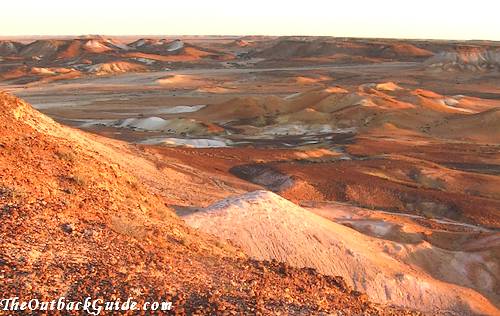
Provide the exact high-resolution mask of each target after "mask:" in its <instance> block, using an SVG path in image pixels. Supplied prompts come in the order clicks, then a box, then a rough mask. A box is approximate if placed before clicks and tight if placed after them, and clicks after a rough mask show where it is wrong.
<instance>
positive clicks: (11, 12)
mask: <svg viewBox="0 0 500 316" xmlns="http://www.w3.org/2000/svg"><path fill="white" fill-rule="evenodd" d="M499 12H500V1H497V0H491V1H485V0H474V1H452V0H412V1H404V0H398V1H397V0H357V1H356V0H342V1H334V0H300V1H294V0H289V1H273V0H245V1H237V0H205V1H201V0H200V1H198V0H174V1H166V0H157V1H153V0H133V1H132V0H116V1H115V0H85V1H83V0H82V1H70V0H66V1H63V0H61V1H50V0H45V1H42V0H8V1H3V3H1V12H0V35H82V34H104V35H137V34H139V35H147V34H150V35H196V34H198V35H248V34H261V35H329V36H356V37H398V38H448V39H490V40H500V17H499Z"/></svg>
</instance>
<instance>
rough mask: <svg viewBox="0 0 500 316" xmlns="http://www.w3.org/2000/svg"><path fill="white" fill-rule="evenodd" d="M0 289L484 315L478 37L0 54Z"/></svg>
mask: <svg viewBox="0 0 500 316" xmlns="http://www.w3.org/2000/svg"><path fill="white" fill-rule="evenodd" d="M0 90H1V91H2V92H1V93H0V104H1V106H0V218H1V219H2V225H0V236H1V243H0V249H1V251H0V292H2V293H3V294H4V295H3V296H5V297H12V296H19V297H39V298H45V299H49V298H51V297H57V296H65V297H69V298H72V299H74V300H80V299H83V298H85V297H87V296H93V297H121V298H122V299H126V298H127V297H129V296H131V295H133V296H134V298H135V299H137V300H139V301H147V300H148V299H151V298H162V299H166V300H169V301H171V302H172V303H173V310H172V312H173V313H174V314H179V315H181V314H187V315H196V314H198V315H201V314H207V315H208V314H210V315H219V314H220V315H241V314H246V315H278V314H281V315H498V314H499V313H500V277H499V276H500V42H495V41H484V40H471V41H458V40H403V39H401V40H399V39H382V38H381V39H377V38H369V39H368V38H367V39H364V38H350V37H324V36H164V37H161V36H149V37H143V36H115V37H107V36H97V35H89V36H80V37H67V36H57V37H56V36H52V37H28V36H26V37H5V38H1V39H0Z"/></svg>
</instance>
